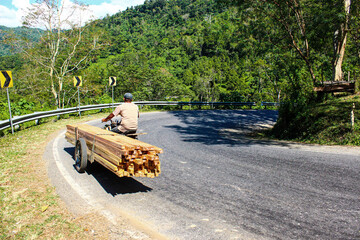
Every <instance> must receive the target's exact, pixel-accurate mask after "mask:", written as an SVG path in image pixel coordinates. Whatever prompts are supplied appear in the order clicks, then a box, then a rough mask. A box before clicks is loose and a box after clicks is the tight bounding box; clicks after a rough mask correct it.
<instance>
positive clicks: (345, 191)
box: [45, 110, 360, 239]
mask: <svg viewBox="0 0 360 240" xmlns="http://www.w3.org/2000/svg"><path fill="white" fill-rule="evenodd" d="M276 117H277V113H276V112H275V111H241V110H238V111H220V110H218V111H179V112H162V113H147V114H142V115H141V117H140V132H147V133H148V134H147V135H141V136H140V138H139V140H141V141H144V142H148V143H150V144H153V145H155V146H158V147H161V148H163V149H164V153H163V154H160V161H161V169H162V173H161V174H160V176H159V177H157V178H154V179H148V178H118V177H116V176H115V175H113V174H112V173H111V172H109V171H108V170H106V169H104V168H102V167H101V166H95V167H93V168H92V169H90V170H89V171H88V172H87V173H85V174H78V173H77V172H76V170H75V169H74V168H73V165H72V164H73V163H74V160H73V159H72V154H73V151H74V146H73V145H71V144H69V143H67V142H66V141H65V139H64V135H63V133H62V134H60V135H59V136H58V137H57V138H56V139H54V141H53V142H51V143H49V145H48V148H47V151H46V154H45V158H46V159H48V163H49V175H50V178H51V179H52V182H53V184H54V185H55V187H56V189H57V191H58V193H59V194H60V196H61V197H62V198H63V199H64V200H65V201H66V202H67V204H68V205H69V207H70V208H71V209H72V210H73V211H78V212H86V211H94V210H96V211H98V212H100V213H102V214H103V215H104V216H106V217H107V218H108V219H109V220H110V221H114V222H115V221H116V219H118V218H119V216H127V217H128V219H131V221H132V222H133V223H135V225H136V224H138V225H141V226H142V227H143V229H147V233H149V232H151V231H153V236H156V234H155V232H158V233H160V234H161V235H162V236H166V237H167V238H169V239H360V174H359V173H360V152H359V151H358V149H357V148H346V147H322V146H308V145H300V144H290V143H285V142H272V141H261V140H252V139H249V138H246V137H244V136H243V135H241V134H239V131H240V132H242V131H243V130H246V129H247V128H249V127H250V128H251V127H252V126H254V125H257V124H273V123H274V121H275V120H276ZM98 122H100V120H99V121H97V122H92V123H90V124H94V125H98V126H101V124H99V123H98ZM145 232H146V230H145ZM154 234H155V235H154ZM150 235H151V233H150Z"/></svg>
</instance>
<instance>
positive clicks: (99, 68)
mask: <svg viewBox="0 0 360 240" xmlns="http://www.w3.org/2000/svg"><path fill="white" fill-rule="evenodd" d="M220 2H223V3H224V2H225V3H226V4H220ZM229 2H231V3H232V5H235V6H236V7H233V6H230V5H229V4H228V3H229ZM277 2H279V1H277ZM293 2H294V1H292V3H293ZM296 2H299V3H300V5H299V7H300V8H301V10H302V11H301V13H302V14H303V15H302V16H303V19H304V22H305V25H306V35H304V34H303V33H302V32H301V30H300V29H299V24H298V23H299V22H297V18H296V14H295V13H294V12H293V11H289V8H287V7H286V8H285V5H281V6H284V8H277V7H276V6H275V5H274V4H271V3H274V1H271V0H266V1H258V0H216V1H215V0H210V1H208V0H166V1H165V0H148V1H145V2H144V4H143V5H139V6H137V7H132V8H128V9H127V10H125V11H122V12H119V13H117V14H115V15H113V16H107V17H105V18H104V19H101V20H96V21H94V22H92V23H91V24H90V25H88V30H87V33H85V34H84V36H83V37H84V38H85V39H87V40H89V39H91V36H94V34H95V33H98V35H102V36H106V38H102V41H103V42H107V43H109V45H108V46H107V47H106V48H103V49H101V50H96V51H94V52H92V53H91V54H90V56H89V61H88V62H87V63H86V64H84V65H83V66H82V67H84V69H79V68H76V69H75V70H74V72H73V73H72V74H67V75H66V76H64V81H63V85H62V93H61V96H60V101H61V106H62V107H71V106H76V105H77V104H78V99H77V96H78V95H77V90H78V89H77V88H75V87H73V83H72V77H73V76H74V75H79V76H82V77H83V86H82V87H81V88H80V89H79V91H80V99H81V104H82V105H86V104H96V103H110V102H111V101H112V99H111V95H112V88H111V87H110V86H109V77H110V76H115V77H117V85H116V86H115V87H114V98H115V99H114V101H115V102H119V101H122V96H123V94H124V93H125V92H132V93H133V95H134V100H135V101H142V100H149V101H150V100H177V101H224V102H229V101H231V102H236V101H238V102H247V101H251V102H261V101H267V102H275V101H279V102H283V103H284V104H282V106H281V108H280V117H279V121H278V124H277V126H276V128H275V130H274V131H275V132H274V134H275V133H276V136H279V137H284V138H297V139H308V140H309V139H310V138H311V137H310V136H311V134H315V135H316V134H317V133H316V130H315V128H319V126H320V122H318V120H317V118H319V119H323V118H320V117H321V116H320V115H314V114H315V113H313V112H310V111H309V109H308V106H309V105H311V106H317V105H314V104H316V101H318V100H319V98H317V96H315V94H314V92H313V87H314V84H319V83H321V82H322V81H328V80H330V79H331V78H332V61H333V57H334V51H333V37H334V32H335V30H336V29H338V28H339V24H341V23H343V20H344V14H342V13H341V8H342V5H341V4H342V1H335V0H334V1H333V0H331V1H325V0H321V1H310V0H299V1H296ZM279 3H280V4H286V1H280V2H279ZM279 18H282V20H283V21H284V23H285V24H287V25H286V26H288V27H289V29H290V30H291V31H290V32H291V33H293V37H294V39H293V40H294V42H295V43H296V44H297V45H298V46H299V50H300V51H302V52H303V53H304V54H307V55H306V56H305V57H306V61H305V60H304V58H303V57H301V55H300V54H299V51H297V50H295V49H296V48H295V47H294V42H293V41H292V39H291V37H290V35H289V32H288V31H287V30H286V28H284V25H282V24H281V22H279V21H278V19H279ZM349 27H350V29H351V31H349V37H348V42H347V49H346V54H345V59H344V63H343V71H344V73H345V76H349V80H355V79H359V78H360V67H359V66H360V60H359V59H360V58H359V57H358V53H359V49H360V26H359V3H358V2H355V1H352V8H351V18H350V22H349ZM63 34H64V36H68V37H70V34H71V33H70V32H63ZM95 35H96V34H95ZM306 42H307V43H308V49H307V48H306V47H307V45H306ZM62 44H63V45H62V46H63V47H66V43H65V41H64V42H62ZM80 48H81V51H79V53H78V54H77V55H76V56H74V59H75V60H78V59H81V57H82V56H83V55H84V53H85V52H86V51H85V50H84V49H83V48H85V45H81V46H80ZM37 50H38V51H40V50H41V49H37ZM64 56H66V54H65V55H63V56H61V58H60V59H59V61H58V62H57V66H60V65H61V62H62V60H63V59H62V58H63V57H64ZM73 65H74V64H70V66H69V68H72V67H74V66H73ZM0 66H2V68H4V69H11V70H13V75H14V79H16V81H14V85H15V86H14V90H12V94H11V98H12V99H11V101H12V105H13V106H14V109H15V111H16V112H17V113H21V114H24V113H25V114H26V113H29V112H31V111H39V110H42V109H43V110H48V109H52V108H56V106H55V105H54V103H53V101H52V100H51V99H52V98H53V97H52V92H51V88H50V86H49V81H50V79H49V77H48V76H46V75H45V74H43V73H44V71H45V69H44V68H43V67H42V66H41V65H38V64H35V63H29V62H27V61H24V60H23V56H22V55H20V54H19V55H14V56H11V57H2V58H0ZM310 67H311V69H312V70H313V74H314V75H315V76H316V79H317V81H316V82H315V83H314V82H313V79H312V76H311V74H309V72H310V70H309V69H310ZM54 84H55V85H56V87H57V88H58V87H59V86H58V85H59V84H58V83H57V82H55V83H54ZM3 92H4V91H3ZM3 92H1V93H0V100H1V101H0V103H1V107H2V110H1V111H0V117H1V118H2V119H5V118H6V116H7V115H6V114H7V113H6V112H7V110H6V109H7V102H6V95H4V93H3ZM346 107H347V106H346ZM312 114H313V115H312ZM310 116H311V118H312V119H313V121H310V119H311V118H310ZM299 122H303V123H304V124H303V125H301V124H299ZM329 122H330V120H329ZM306 124H307V125H306ZM311 124H313V125H314V126H312V125H311ZM312 127H314V130H311V131H308V130H309V129H312ZM326 129H332V128H331V127H330V125H329V127H327V128H326ZM297 131H300V132H301V134H302V135H301V136H302V137H300V136H298V135H296V132H297ZM307 131H308V132H307ZM331 131H333V132H331V134H333V135H334V136H340V135H341V134H343V135H344V136H350V135H347V134H349V133H348V125H346V124H345V123H344V124H343V125H342V127H340V128H335V127H334V128H333V130H331ZM336 131H338V132H336ZM324 134H325V133H324ZM331 134H329V136H330V135H331ZM309 141H310V140H309ZM344 141H345V140H344Z"/></svg>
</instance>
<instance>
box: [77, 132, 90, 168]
mask: <svg viewBox="0 0 360 240" xmlns="http://www.w3.org/2000/svg"><path fill="white" fill-rule="evenodd" d="M74 159H75V164H74V167H75V169H76V171H78V172H79V173H84V172H85V169H86V167H87V165H88V160H87V146H86V142H85V140H84V139H83V138H80V139H79V140H77V141H76V145H75V154H74Z"/></svg>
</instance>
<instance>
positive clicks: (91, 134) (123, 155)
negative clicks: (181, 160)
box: [65, 124, 163, 178]
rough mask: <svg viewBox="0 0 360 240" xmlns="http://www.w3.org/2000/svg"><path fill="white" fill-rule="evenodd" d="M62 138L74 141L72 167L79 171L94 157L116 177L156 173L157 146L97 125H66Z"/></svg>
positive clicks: (158, 165)
mask: <svg viewBox="0 0 360 240" xmlns="http://www.w3.org/2000/svg"><path fill="white" fill-rule="evenodd" d="M66 128H67V132H66V134H65V138H66V140H67V141H68V142H70V143H72V144H74V145H75V154H74V159H75V168H76V170H77V171H78V172H80V173H82V172H84V171H85V169H86V167H87V166H88V165H89V164H91V163H93V162H94V161H96V162H98V163H100V164H101V165H103V166H104V167H106V168H107V169H109V170H110V171H112V172H113V173H115V174H116V175H117V176H119V177H132V176H134V177H150V178H153V177H157V176H159V174H160V172H161V171H160V160H159V154H160V153H162V152H163V150H162V149H161V148H158V147H155V146H153V145H150V144H148V143H144V142H142V141H139V140H137V139H133V138H130V137H126V136H124V135H120V134H117V133H113V132H110V131H106V130H104V129H101V128H99V127H95V126H91V125H87V124H76V125H67V126H66Z"/></svg>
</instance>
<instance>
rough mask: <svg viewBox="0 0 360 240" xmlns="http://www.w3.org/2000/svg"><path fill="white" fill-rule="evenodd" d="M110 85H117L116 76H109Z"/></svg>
mask: <svg viewBox="0 0 360 240" xmlns="http://www.w3.org/2000/svg"><path fill="white" fill-rule="evenodd" d="M109 85H110V86H116V77H109Z"/></svg>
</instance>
